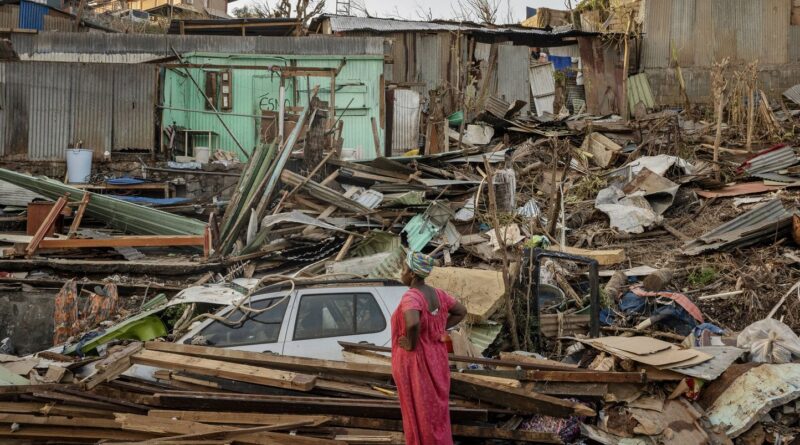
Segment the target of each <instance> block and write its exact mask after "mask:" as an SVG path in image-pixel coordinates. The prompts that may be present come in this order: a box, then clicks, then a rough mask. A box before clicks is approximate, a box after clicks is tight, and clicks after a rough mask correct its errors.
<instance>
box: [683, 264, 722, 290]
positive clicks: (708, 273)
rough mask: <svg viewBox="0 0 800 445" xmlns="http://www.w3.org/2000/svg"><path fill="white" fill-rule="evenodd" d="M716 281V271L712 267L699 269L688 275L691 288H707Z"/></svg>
mask: <svg viewBox="0 0 800 445" xmlns="http://www.w3.org/2000/svg"><path fill="white" fill-rule="evenodd" d="M716 279H717V271H716V270H714V268H712V267H701V268H700V269H696V270H694V271H692V273H690V274H689V278H688V280H689V284H691V285H692V286H693V287H703V286H708V285H709V284H711V283H712V282H713V281H714V280H716Z"/></svg>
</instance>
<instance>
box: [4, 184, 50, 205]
mask: <svg viewBox="0 0 800 445" xmlns="http://www.w3.org/2000/svg"><path fill="white" fill-rule="evenodd" d="M37 198H40V199H45V197H44V196H42V195H39V194H37V193H34V192H32V191H30V190H28V189H24V188H22V187H19V186H16V185H14V184H12V183H10V182H6V181H0V205H4V206H18V207H24V206H26V205H28V203H29V202H31V201H33V200H34V199H37Z"/></svg>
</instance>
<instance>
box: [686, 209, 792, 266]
mask: <svg viewBox="0 0 800 445" xmlns="http://www.w3.org/2000/svg"><path fill="white" fill-rule="evenodd" d="M792 213H793V212H791V211H788V210H786V208H785V207H784V206H783V203H782V202H781V200H780V199H774V200H772V201H769V202H767V203H764V204H762V205H760V206H758V207H756V208H754V209H753V210H750V211H749V212H746V213H744V214H742V215H739V216H738V217H736V218H734V219H732V220H731V221H728V222H727V223H725V224H722V225H721V226H719V227H717V228H716V229H714V230H711V231H710V232H708V233H706V234H704V235H702V236H701V237H699V238H697V239H696V240H693V241H690V242H689V243H687V244H686V245H685V246H684V249H683V253H684V254H685V255H698V254H700V253H703V252H706V251H711V250H718V249H730V248H733V247H737V246H738V247H744V246H748V245H751V244H754V243H756V242H758V241H759V240H761V239H765V238H770V239H772V238H775V237H777V236H778V235H779V234H780V233H781V232H782V231H784V230H786V229H788V228H789V227H791V224H792Z"/></svg>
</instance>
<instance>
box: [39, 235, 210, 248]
mask: <svg viewBox="0 0 800 445" xmlns="http://www.w3.org/2000/svg"><path fill="white" fill-rule="evenodd" d="M205 241H206V237H205V236H203V235H166V236H156V235H153V236H148V235H132V236H116V237H113V238H108V239H85V238H81V239H76V238H72V239H63V238H46V239H43V240H42V241H41V242H40V243H39V247H40V248H42V249H82V248H96V247H164V246H169V247H173V246H202V245H204V243H205Z"/></svg>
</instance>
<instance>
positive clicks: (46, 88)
mask: <svg viewBox="0 0 800 445" xmlns="http://www.w3.org/2000/svg"><path fill="white" fill-rule="evenodd" d="M156 76H157V73H156V67H154V66H151V65H136V66H134V65H115V64H72V63H55V62H9V63H0V87H1V88H2V91H0V99H2V103H1V104H2V107H0V135H2V138H1V139H0V153H2V154H3V155H7V156H14V155H16V156H19V157H27V158H28V159H52V160H63V159H64V150H66V148H67V147H68V145H69V144H77V143H78V142H83V146H84V147H86V148H90V149H93V150H94V151H95V156H96V157H99V156H102V154H103V152H104V151H106V150H112V149H120V148H140V149H148V150H149V149H152V148H153V143H154V142H153V141H154V138H155V123H154V111H155V82H156ZM112 135H113V139H112Z"/></svg>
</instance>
